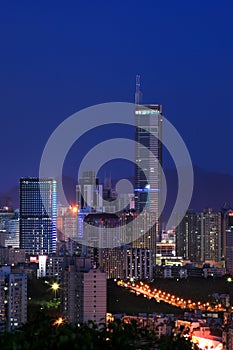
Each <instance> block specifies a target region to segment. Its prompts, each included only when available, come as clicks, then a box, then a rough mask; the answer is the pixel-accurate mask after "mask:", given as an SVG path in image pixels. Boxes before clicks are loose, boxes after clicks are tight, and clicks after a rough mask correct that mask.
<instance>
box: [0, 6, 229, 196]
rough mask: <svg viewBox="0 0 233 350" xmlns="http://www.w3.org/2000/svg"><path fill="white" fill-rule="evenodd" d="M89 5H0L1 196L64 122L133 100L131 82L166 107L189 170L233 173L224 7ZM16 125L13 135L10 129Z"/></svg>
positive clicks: (34, 167)
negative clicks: (106, 105) (137, 80)
mask: <svg viewBox="0 0 233 350" xmlns="http://www.w3.org/2000/svg"><path fill="white" fill-rule="evenodd" d="M88 3H89V2H87V4H82V5H79V4H77V3H76V2H75V1H72V2H71V4H70V6H71V7H70V8H68V7H67V8H66V7H65V6H63V5H62V4H60V5H58V4H56V11H53V7H52V4H43V3H42V4H41V5H40V6H39V5H37V4H31V3H28V6H25V7H21V6H20V4H18V3H16V2H11V4H7V3H4V4H2V5H1V7H2V11H1V21H0V22H1V33H2V37H3V41H2V55H1V58H0V62H1V65H0V67H1V71H0V73H1V84H0V91H1V96H2V103H1V106H0V113H1V123H2V124H1V125H2V129H3V130H4V134H3V135H2V138H1V141H0V142H1V149H3V150H5V151H4V152H3V154H2V163H3V164H4V171H3V173H2V181H1V183H0V192H5V191H7V190H8V189H9V188H11V187H12V186H14V185H15V184H16V183H17V180H18V178H19V177H22V176H28V175H30V176H38V168H39V161H40V156H41V153H42V151H43V148H44V146H45V144H46V141H47V139H48V137H49V136H50V134H51V133H52V131H53V130H54V129H55V128H56V127H57V126H58V125H59V124H60V123H61V122H62V121H63V120H64V119H65V118H66V117H67V116H69V115H71V114H72V113H74V112H76V111H77V110H80V109H82V108H84V107H87V106H90V105H95V104H98V103H104V102H109V101H125V102H133V101H134V92H135V91H134V85H135V75H136V74H140V75H141V79H142V92H143V98H142V102H143V103H145V104H146V103H160V104H162V105H163V106H164V115H165V116H166V118H168V119H169V120H170V121H171V122H172V123H173V124H174V125H175V127H176V128H177V130H178V131H179V132H180V134H181V136H182V137H183V139H184V141H185V142H186V144H187V147H188V149H189V151H190V153H191V157H192V161H193V163H194V164H196V165H197V166H199V167H201V168H204V169H206V170H208V171H215V172H216V171H217V172H221V173H229V174H231V175H233V169H232V165H231V164H230V162H229V156H228V153H229V150H230V149H231V127H232V118H231V114H232V104H231V93H232V91H233V87H232V81H233V79H232V64H231V57H232V45H229V44H228V43H229V42H231V37H232V26H231V13H232V6H233V5H232V2H230V1H226V2H224V4H222V5H221V7H220V6H218V4H219V3H218V2H217V1H211V2H210V1H207V2H205V4H203V3H201V2H191V3H190V2H189V3H188V4H187V3H186V2H185V1H181V2H180V3H179V4H174V3H173V2H171V1H168V3H167V6H165V4H156V3H154V2H152V1H148V3H147V5H146V6H141V3H139V1H136V2H134V4H133V6H132V5H130V3H127V4H124V5H121V6H119V4H118V5H114V4H113V5H111V6H110V5H106V4H105V3H104V2H103V1H100V2H98V4H92V11H89V9H88ZM153 13H156V25H153V23H154V16H153ZM119 19H120V22H119ZM87 23H89V25H88V26H87ZM119 23H121V26H119ZM139 23H140V24H139ZM197 23H198V25H197ZM216 23H217V25H216ZM28 28H30V30H28ZM106 29H109V30H106ZM111 39H112V40H111ZM87 43H90V45H89V44H88V45H87ZM54 62H55V64H54ZM220 116H224V121H225V122H224V123H220V122H219V121H220V120H222V119H221V118H220ZM17 123H20V126H21V132H20V133H18V128H14V127H13V125H14V124H17ZM35 130H36V135H37V137H34V134H35ZM127 133H130V130H129V131H127ZM94 138H95V139H96V140H97V136H96V135H95V136H94ZM216 138H218V139H220V140H221V141H220V142H216ZM21 139H23V140H24V141H25V142H21ZM86 142H87V140H84V144H85V143H86ZM27 145H30V149H28V147H27ZM25 154H27V157H25ZM216 155H218V157H216ZM219 155H221V156H219ZM9 159H11V161H10V162H9ZM169 164H170V161H169V160H168V165H169ZM68 170H70V168H69V167H68ZM69 174H70V171H68V175H69ZM73 174H74V173H73V170H72V169H71V175H73ZM75 177H76V174H75Z"/></svg>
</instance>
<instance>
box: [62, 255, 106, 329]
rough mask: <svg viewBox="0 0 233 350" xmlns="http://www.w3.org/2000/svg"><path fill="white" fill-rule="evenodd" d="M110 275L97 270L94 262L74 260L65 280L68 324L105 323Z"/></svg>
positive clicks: (63, 288) (71, 260) (63, 310)
mask: <svg viewBox="0 0 233 350" xmlns="http://www.w3.org/2000/svg"><path fill="white" fill-rule="evenodd" d="M106 307H107V285H106V274H105V273H104V272H102V271H101V269H100V268H93V267H92V266H91V262H90V259H86V258H72V259H70V261H69V262H68V263H67V264H66V266H65V267H64V270H63V273H62V280H61V311H62V315H63V317H65V318H66V319H67V321H68V322H70V323H74V324H79V323H83V322H87V321H89V320H91V321H94V322H95V323H97V324H98V323H101V322H103V323H105V320H106V312H107V309H106Z"/></svg>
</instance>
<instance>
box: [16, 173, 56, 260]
mask: <svg viewBox="0 0 233 350" xmlns="http://www.w3.org/2000/svg"><path fill="white" fill-rule="evenodd" d="M56 205H57V203H56V181H55V180H54V179H51V178H48V179H39V178H30V177H29V178H22V179H20V247H21V248H23V249H25V251H26V254H32V255H44V254H51V253H55V252H56V238H57V232H56V216H57V208H56Z"/></svg>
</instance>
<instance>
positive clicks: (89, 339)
mask: <svg viewBox="0 0 233 350" xmlns="http://www.w3.org/2000/svg"><path fill="white" fill-rule="evenodd" d="M53 323H54V320H53V321H52V320H51V319H49V318H47V317H43V318H39V319H38V320H37V321H36V322H31V323H27V324H26V325H24V326H22V327H21V329H20V330H18V331H17V332H14V333H5V334H3V335H1V336H0V349H4V350H29V349H30V350H41V349H44V350H50V349H51V350H60V349H69V348H72V349H79V350H103V349H106V350H108V349H109V350H110V349H111V350H115V349H117V350H118V349H121V350H126V349H127V350H131V349H132V350H136V349H138V350H139V349H140V350H143V349H144V350H146V349H161V350H163V349H179V350H180V349H183V350H184V349H185V350H186V349H187V350H189V349H192V347H191V343H190V342H189V341H186V340H184V339H176V340H174V339H172V338H164V339H163V340H161V341H158V340H157V339H156V337H155V334H154V332H151V331H148V330H146V329H141V328H140V329H139V328H137V327H136V324H135V323H131V324H125V323H123V322H121V321H116V322H112V323H110V324H109V325H108V327H106V326H105V325H104V324H102V325H101V326H100V327H98V326H97V325H96V324H94V323H93V322H88V323H87V324H83V325H80V326H79V327H78V326H74V325H71V324H67V323H64V324H62V325H59V326H58V325H56V326H54V325H53ZM184 342H185V344H184ZM159 343H160V344H159ZM181 343H182V345H181ZM184 345H185V346H184ZM160 346H161V347H160Z"/></svg>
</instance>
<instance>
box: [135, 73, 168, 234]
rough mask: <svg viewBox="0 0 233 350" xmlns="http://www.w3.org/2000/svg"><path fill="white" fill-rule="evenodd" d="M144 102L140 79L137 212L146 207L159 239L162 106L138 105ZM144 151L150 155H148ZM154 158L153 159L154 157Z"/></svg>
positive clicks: (137, 87) (136, 134) (137, 95)
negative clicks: (152, 218)
mask: <svg viewBox="0 0 233 350" xmlns="http://www.w3.org/2000/svg"><path fill="white" fill-rule="evenodd" d="M140 99H141V92H140V79H139V77H138V76H137V78H136V93H135V102H136V106H135V141H136V146H135V209H136V211H137V212H141V211H142V210H143V208H144V207H145V209H146V211H147V212H148V213H151V214H152V215H154V216H155V220H156V225H155V228H156V235H157V239H158V237H159V236H158V235H159V232H160V219H159V212H160V209H161V186H162V172H161V167H162V142H161V137H162V106H161V105H159V104H147V105H141V104H138V102H140ZM145 148H146V149H147V150H149V151H150V152H151V153H150V154H149V153H148V152H145ZM152 154H153V155H152Z"/></svg>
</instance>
